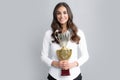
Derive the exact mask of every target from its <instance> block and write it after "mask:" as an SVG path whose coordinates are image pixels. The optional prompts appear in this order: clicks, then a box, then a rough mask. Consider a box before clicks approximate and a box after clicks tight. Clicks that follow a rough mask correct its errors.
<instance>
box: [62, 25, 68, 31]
mask: <svg viewBox="0 0 120 80" xmlns="http://www.w3.org/2000/svg"><path fill="white" fill-rule="evenodd" d="M61 27H62V32H66V31H67V25H66V24H64V25H61Z"/></svg>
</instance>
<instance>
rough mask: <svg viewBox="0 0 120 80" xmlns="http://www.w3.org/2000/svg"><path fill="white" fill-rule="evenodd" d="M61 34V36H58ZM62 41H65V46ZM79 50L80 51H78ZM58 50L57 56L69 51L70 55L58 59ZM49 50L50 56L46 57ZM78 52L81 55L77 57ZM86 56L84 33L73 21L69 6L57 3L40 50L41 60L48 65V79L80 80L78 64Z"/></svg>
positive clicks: (83, 61) (81, 62)
mask: <svg viewBox="0 0 120 80" xmlns="http://www.w3.org/2000/svg"><path fill="white" fill-rule="evenodd" d="M68 33H69V36H68V35H67V34H68ZM64 34H65V35H64ZM62 35H63V37H60V36H62ZM62 38H63V39H62ZM64 39H66V40H67V42H66V41H64ZM64 42H65V44H66V43H67V44H66V46H64V45H65V44H64ZM61 43H62V44H63V45H62V46H61ZM62 47H63V48H62ZM61 48H62V49H61ZM49 50H50V51H49ZM79 50H81V53H78V51H79ZM58 51H59V54H60V55H59V56H62V55H65V56H68V54H69V52H70V53H71V56H70V58H69V59H63V60H60V59H59V56H58V55H57V53H58ZM49 52H50V54H51V57H48V55H49ZM66 54H67V55H66ZM79 54H81V56H80V57H79V58H78V55H79ZM88 58H89V55H88V50H87V45H86V39H85V35H84V33H83V31H82V30H80V29H78V28H77V27H76V26H75V24H74V23H73V15H72V12H71V9H70V7H69V6H68V4H67V3H65V2H60V3H58V4H57V5H56V6H55V8H54V11H53V21H52V23H51V29H50V30H48V31H46V33H45V36H44V39H43V48H42V52H41V59H42V61H43V62H45V63H46V64H47V65H48V66H49V72H48V80H82V75H81V70H80V66H82V65H83V64H84V63H85V62H86V61H87V60H88Z"/></svg>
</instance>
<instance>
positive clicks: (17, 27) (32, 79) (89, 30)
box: [0, 0, 120, 80]
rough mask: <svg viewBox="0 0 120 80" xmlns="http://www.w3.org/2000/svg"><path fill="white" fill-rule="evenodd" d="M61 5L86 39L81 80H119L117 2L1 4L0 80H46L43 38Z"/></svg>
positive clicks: (22, 0)
mask: <svg viewBox="0 0 120 80" xmlns="http://www.w3.org/2000/svg"><path fill="white" fill-rule="evenodd" d="M60 1H65V2H67V3H68V4H69V5H70V7H71V9H72V12H73V15H74V22H75V24H76V25H77V26H78V27H79V28H80V29H82V30H83V31H84V33H85V36H86V40H87V45H88V50H89V55H90V59H89V61H88V62H87V63H86V64H84V65H83V66H82V67H81V70H82V74H83V80H120V77H119V74H120V71H119V67H120V63H119V60H120V59H119V56H120V51H119V45H120V42H119V41H120V37H119V34H120V32H119V31H118V30H119V29H120V28H119V27H120V15H119V14H120V9H119V8H120V5H119V3H120V1H119V0H1V1H0V80H47V79H46V76H47V71H48V67H47V66H46V65H45V64H44V63H42V62H41V61H40V51H41V48H42V38H43V36H44V33H45V31H46V30H47V29H49V28H50V24H51V21H52V11H53V8H54V6H55V5H56V4H57V3H58V2H60Z"/></svg>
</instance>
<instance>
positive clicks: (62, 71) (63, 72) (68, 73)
mask: <svg viewBox="0 0 120 80" xmlns="http://www.w3.org/2000/svg"><path fill="white" fill-rule="evenodd" d="M69 75H70V71H69V69H68V70H61V76H69Z"/></svg>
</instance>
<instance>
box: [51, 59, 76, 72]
mask: <svg viewBox="0 0 120 80" xmlns="http://www.w3.org/2000/svg"><path fill="white" fill-rule="evenodd" d="M52 66H54V67H58V68H61V69H64V70H67V69H71V68H73V67H76V66H78V62H76V61H75V62H72V63H69V62H68V60H62V61H53V62H52Z"/></svg>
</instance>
